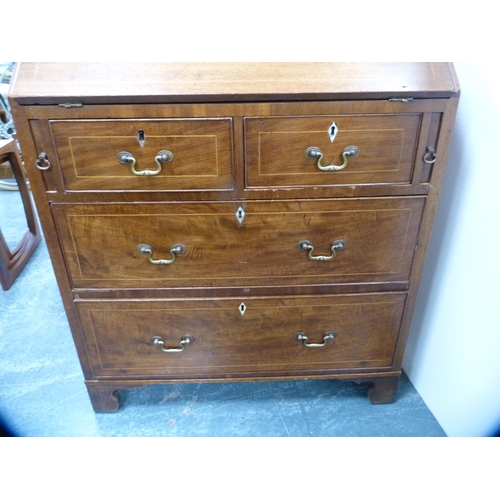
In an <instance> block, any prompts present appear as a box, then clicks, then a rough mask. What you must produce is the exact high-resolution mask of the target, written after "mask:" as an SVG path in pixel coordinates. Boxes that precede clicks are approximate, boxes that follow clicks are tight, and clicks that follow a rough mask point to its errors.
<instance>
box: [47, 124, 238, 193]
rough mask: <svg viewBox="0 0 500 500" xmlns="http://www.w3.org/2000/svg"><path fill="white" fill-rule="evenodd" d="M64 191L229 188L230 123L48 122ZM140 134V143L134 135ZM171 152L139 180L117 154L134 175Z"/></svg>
mask: <svg viewBox="0 0 500 500" xmlns="http://www.w3.org/2000/svg"><path fill="white" fill-rule="evenodd" d="M50 128H51V131H52V134H53V136H54V142H55V146H56V148H57V153H58V159H59V162H60V165H61V172H62V175H63V179H64V186H65V189H66V190H67V191H89V190H98V191H107V190H111V191H113V190H132V191H153V190H158V191H165V190H168V191H182V190H186V189H187V190H191V189H192V190H197V191H201V190H205V189H215V190H218V189H231V188H232V184H233V168H232V123H231V119H228V118H226V119H203V120H193V119H189V120H178V119H176V120H132V121H129V120H121V121H118V120H76V121H72V122H68V121H55V120H54V121H51V122H50ZM140 131H142V137H144V139H143V140H144V142H143V144H141V143H140V142H139V139H138V135H139V133H140ZM164 150H167V151H170V152H171V153H172V154H173V159H172V160H171V161H170V162H168V163H167V162H165V163H162V164H161V166H162V170H161V172H160V173H159V174H157V175H154V176H150V175H145V176H138V175H136V174H134V173H133V172H132V171H131V167H130V164H123V163H120V162H119V161H118V159H117V155H118V154H119V153H120V152H122V151H126V152H129V153H130V154H132V155H133V157H134V158H135V159H136V161H137V165H136V167H135V169H136V171H137V172H139V173H141V172H143V171H145V170H146V171H156V170H157V169H158V166H157V164H156V162H155V157H156V156H157V155H158V153H160V152H161V151H164Z"/></svg>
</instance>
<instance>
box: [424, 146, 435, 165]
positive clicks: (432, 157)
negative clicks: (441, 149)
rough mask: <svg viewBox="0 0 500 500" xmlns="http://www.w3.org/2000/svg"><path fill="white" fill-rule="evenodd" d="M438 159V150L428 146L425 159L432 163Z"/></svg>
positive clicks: (426, 161)
mask: <svg viewBox="0 0 500 500" xmlns="http://www.w3.org/2000/svg"><path fill="white" fill-rule="evenodd" d="M436 160H437V155H436V150H435V149H434V148H427V149H426V150H425V154H424V161H425V163H428V164H429V165H432V164H433V163H435V161H436Z"/></svg>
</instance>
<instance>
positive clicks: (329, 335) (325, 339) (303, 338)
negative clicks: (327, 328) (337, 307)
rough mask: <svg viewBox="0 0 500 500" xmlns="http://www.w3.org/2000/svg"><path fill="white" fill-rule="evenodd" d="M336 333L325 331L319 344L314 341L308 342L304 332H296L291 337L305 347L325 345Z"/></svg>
mask: <svg viewBox="0 0 500 500" xmlns="http://www.w3.org/2000/svg"><path fill="white" fill-rule="evenodd" d="M336 336H337V334H336V333H335V332H326V333H325V335H323V342H322V343H321V344H318V343H315V342H308V340H309V338H308V337H307V335H306V334H305V333H304V332H296V333H295V335H294V336H293V338H294V339H295V340H298V341H299V342H302V345H304V346H305V347H313V348H315V347H325V345H326V343H327V342H328V341H329V340H333V339H334V338H335V337H336Z"/></svg>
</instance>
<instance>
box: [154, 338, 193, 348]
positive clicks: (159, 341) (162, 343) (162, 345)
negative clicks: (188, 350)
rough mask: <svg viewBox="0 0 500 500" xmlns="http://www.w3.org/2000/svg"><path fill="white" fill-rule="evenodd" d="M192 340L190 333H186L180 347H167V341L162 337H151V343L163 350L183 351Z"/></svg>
mask: <svg viewBox="0 0 500 500" xmlns="http://www.w3.org/2000/svg"><path fill="white" fill-rule="evenodd" d="M191 342H193V338H192V337H190V336H189V335H184V337H182V339H181V341H180V344H181V346H180V347H165V341H164V340H163V339H162V338H161V337H158V336H155V337H152V338H151V343H152V344H155V345H157V346H158V347H159V348H160V349H161V350H162V351H163V352H182V351H183V350H184V348H185V347H186V346H187V345H188V344H191Z"/></svg>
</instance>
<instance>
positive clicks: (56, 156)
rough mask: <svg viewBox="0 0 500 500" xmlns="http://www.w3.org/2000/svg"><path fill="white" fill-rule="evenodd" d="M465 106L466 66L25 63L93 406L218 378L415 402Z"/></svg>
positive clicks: (67, 300) (35, 148)
mask: <svg viewBox="0 0 500 500" xmlns="http://www.w3.org/2000/svg"><path fill="white" fill-rule="evenodd" d="M459 93H460V91H459V86H458V81H457V79H456V75H455V72H454V69H453V66H452V65H451V64H446V63H369V64H347V63H304V64H302V63H286V64H285V63H269V64H257V63H241V64H240V63H237V64H235V63H232V64H229V63H228V64H226V63H217V64H212V63H186V64H180V63H161V64H146V63H141V64H127V65H123V64H97V63H95V64H94V63H92V64H88V63H87V64H76V63H70V64H59V63H43V64H41V63H26V64H25V63H23V64H19V65H18V66H17V68H16V72H15V76H14V81H13V84H12V88H11V95H10V104H11V108H12V112H13V116H14V120H15V125H16V129H17V133H18V138H19V141H20V145H21V149H22V152H23V158H24V161H25V166H26V170H27V172H28V176H29V179H30V181H31V187H32V190H33V194H34V197H35V201H36V204H37V207H38V211H39V216H40V221H41V224H42V227H43V231H44V234H45V237H46V241H47V245H48V249H49V253H50V256H51V259H52V263H53V266H54V270H55V274H56V278H57V281H58V284H59V288H60V291H61V296H62V299H63V303H64V306H65V309H66V312H67V315H68V319H69V323H70V326H71V330H72V334H73V338H74V341H75V344H76V348H77V351H78V355H79V357H80V361H81V365H82V368H83V372H84V375H85V383H86V386H87V389H88V392H89V394H90V399H91V400H92V404H93V407H94V410H95V411H98V412H106V411H115V410H117V408H118V405H119V393H118V389H129V388H132V387H138V386H144V385H147V384H165V383H170V382H176V383H179V382H202V381H207V382H209V381H250V380H252V381H256V380H284V379H317V378H329V379H335V378H341V379H347V380H354V381H358V382H361V381H363V382H369V383H370V384H369V390H368V396H369V398H370V401H371V402H372V403H389V402H392V401H394V398H395V395H396V389H397V383H398V379H399V376H400V374H401V364H402V359H403V354H404V350H405V344H406V340H407V335H408V331H409V327H410V322H411V315H412V311H413V309H414V305H415V301H416V293H417V288H418V285H419V280H420V275H421V272H422V268H423V264H424V259H425V254H426V250H427V246H428V242H429V237H430V233H431V229H432V222H433V219H434V215H435V211H436V206H437V202H438V196H439V190H440V185H441V182H442V179H443V174H444V168H445V165H446V156H447V151H448V148H449V143H450V137H451V132H452V126H453V122H454V118H455V113H456V109H457V104H458V98H459Z"/></svg>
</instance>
